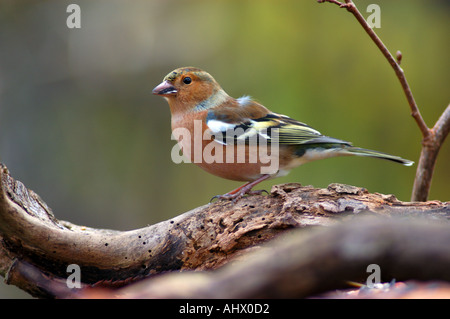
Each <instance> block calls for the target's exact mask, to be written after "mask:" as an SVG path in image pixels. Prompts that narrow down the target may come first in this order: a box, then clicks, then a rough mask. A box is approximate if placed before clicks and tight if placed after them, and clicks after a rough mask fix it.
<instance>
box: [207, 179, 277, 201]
mask: <svg viewBox="0 0 450 319" xmlns="http://www.w3.org/2000/svg"><path fill="white" fill-rule="evenodd" d="M269 177H270V175H269V174H264V175H261V176H260V177H259V178H258V179H256V180H254V181H253V182H248V183H246V184H244V185H242V186H241V187H238V188H236V189H234V190H232V191H231V192H229V193H226V194H223V195H216V196H214V197H213V198H212V199H211V201H212V200H214V199H216V198H217V199H219V200H220V199H228V200H233V201H237V200H238V199H240V198H241V197H243V196H244V195H246V194H249V195H260V194H261V193H262V192H266V193H267V191H265V190H258V191H252V188H253V187H255V185H257V184H259V183H261V182H262V181H264V180H266V179H268V178H269Z"/></svg>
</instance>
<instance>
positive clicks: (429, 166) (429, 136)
mask: <svg viewBox="0 0 450 319" xmlns="http://www.w3.org/2000/svg"><path fill="white" fill-rule="evenodd" d="M318 2H319V3H323V2H329V3H334V4H337V5H339V7H340V8H346V9H347V11H349V12H350V13H352V14H353V16H354V17H355V18H356V20H358V22H359V24H360V25H361V26H362V27H363V29H364V30H365V31H366V33H367V34H368V35H369V36H370V38H371V39H372V41H373V42H374V43H375V44H376V46H377V47H378V49H379V50H380V51H381V53H382V54H383V55H384V56H385V58H386V59H387V61H388V62H389V64H390V65H391V67H392V68H393V69H394V71H395V74H396V76H397V78H398V80H399V81H400V84H401V86H402V89H403V92H404V93H405V96H406V99H407V101H408V104H409V107H410V109H411V116H412V117H413V118H414V120H415V121H416V123H417V126H418V127H419V129H420V131H421V133H422V137H423V139H422V151H421V154H420V158H419V165H418V167H417V171H416V177H415V179H414V185H413V190H412V194H411V200H412V201H426V200H427V198H428V195H429V193H430V188H431V180H432V178H433V172H434V167H435V164H436V160H437V155H438V153H439V150H440V149H441V146H442V144H443V142H444V140H445V138H446V136H447V135H448V134H449V131H450V115H449V114H450V105H449V106H447V109H446V110H445V111H444V112H443V114H442V115H441V117H440V118H439V120H438V121H437V122H436V124H435V126H434V127H433V128H432V129H429V128H428V126H427V125H426V123H425V121H424V119H423V117H422V115H421V114H420V111H419V107H418V106H417V103H416V101H415V99H414V96H413V94H412V91H411V88H410V86H409V84H408V81H407V80H406V76H405V73H404V72H403V69H402V68H401V67H400V60H401V53H400V52H398V53H397V56H398V57H399V58H398V60H396V59H395V58H394V57H393V56H392V54H391V53H390V52H389V50H388V48H387V47H386V46H385V45H384V43H383V41H381V39H380V38H379V37H378V36H377V34H376V33H375V31H373V29H372V28H371V27H370V26H369V24H368V23H367V22H366V20H365V19H364V17H363V16H362V14H361V13H360V12H359V10H358V8H357V7H356V5H355V4H354V3H353V1H352V0H345V3H343V2H339V1H336V0H318Z"/></svg>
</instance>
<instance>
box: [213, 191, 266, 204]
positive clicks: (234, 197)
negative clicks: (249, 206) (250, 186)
mask: <svg viewBox="0 0 450 319" xmlns="http://www.w3.org/2000/svg"><path fill="white" fill-rule="evenodd" d="M262 193H266V194H267V195H269V192H268V191H266V190H265V189H262V190H257V191H254V190H245V189H241V190H239V191H238V192H235V193H233V192H230V193H226V194H223V195H216V196H213V198H211V200H210V201H209V202H210V203H212V202H213V201H214V200H215V199H217V200H222V199H224V200H231V201H232V202H233V203H236V202H237V201H238V200H239V199H241V198H242V197H244V196H245V195H249V196H251V195H261V194H262Z"/></svg>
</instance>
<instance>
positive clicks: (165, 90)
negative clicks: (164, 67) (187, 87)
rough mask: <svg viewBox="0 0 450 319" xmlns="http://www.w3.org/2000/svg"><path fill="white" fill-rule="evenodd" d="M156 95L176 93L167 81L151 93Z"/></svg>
mask: <svg viewBox="0 0 450 319" xmlns="http://www.w3.org/2000/svg"><path fill="white" fill-rule="evenodd" d="M152 93H153V94H156V95H163V96H164V95H175V94H177V93H178V91H177V89H176V88H175V87H174V86H173V85H172V83H170V82H169V81H164V82H162V83H161V84H159V85H158V86H157V87H155V88H154V89H153V91H152Z"/></svg>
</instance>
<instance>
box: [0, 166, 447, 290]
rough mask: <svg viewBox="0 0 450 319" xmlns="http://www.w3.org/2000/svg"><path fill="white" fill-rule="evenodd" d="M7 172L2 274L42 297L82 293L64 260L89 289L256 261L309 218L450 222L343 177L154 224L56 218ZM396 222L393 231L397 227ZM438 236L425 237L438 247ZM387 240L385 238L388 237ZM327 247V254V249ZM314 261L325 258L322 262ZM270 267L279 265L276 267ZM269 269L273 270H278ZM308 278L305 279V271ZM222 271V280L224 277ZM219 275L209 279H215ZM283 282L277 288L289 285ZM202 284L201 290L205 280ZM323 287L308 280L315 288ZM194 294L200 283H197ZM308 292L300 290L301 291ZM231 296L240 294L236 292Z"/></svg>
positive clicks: (436, 209)
mask: <svg viewBox="0 0 450 319" xmlns="http://www.w3.org/2000/svg"><path fill="white" fill-rule="evenodd" d="M0 180H1V187H0V238H1V241H0V275H2V276H4V277H6V282H7V283H9V284H13V285H16V286H18V287H20V288H22V289H24V290H25V291H27V292H29V293H30V294H32V295H34V296H38V297H67V296H69V297H72V296H79V295H80V292H79V291H76V292H73V291H72V290H70V289H68V288H67V286H66V280H65V279H66V278H67V276H68V275H69V274H68V273H67V266H68V265H70V264H77V265H78V266H79V267H80V268H81V274H82V277H81V279H82V281H83V287H85V288H86V289H87V288H88V287H110V288H111V287H120V286H125V285H128V284H130V283H131V282H134V281H138V280H142V279H144V278H148V280H153V279H156V278H155V275H160V274H163V273H167V272H174V271H175V272H179V271H186V270H197V271H198V270H215V269H218V268H221V267H222V266H224V265H226V264H230V262H232V261H236V260H240V259H249V258H250V257H247V256H251V255H250V254H248V253H249V252H250V251H253V250H257V249H258V248H260V247H261V246H262V245H263V244H264V243H265V242H268V241H269V240H271V239H273V238H275V237H277V236H278V235H280V234H282V233H285V232H286V231H288V230H290V229H295V228H298V229H301V230H302V231H305V230H308V229H309V228H315V227H311V226H318V225H321V226H333V225H336V224H339V223H340V222H341V221H342V220H346V221H347V220H351V219H353V218H355V217H356V216H365V215H376V216H387V217H392V216H408V217H414V216H427V217H429V218H430V219H437V220H440V221H445V222H447V221H448V220H449V217H450V208H449V205H448V203H442V202H437V201H433V202H427V203H408V202H401V201H399V200H397V199H396V198H395V196H393V195H383V194H377V193H375V194H371V193H368V192H367V190H365V189H363V188H359V187H354V186H348V185H341V184H331V185H330V186H329V187H328V188H326V189H316V188H313V187H311V186H306V187H302V186H301V185H300V184H285V185H277V186H274V187H273V188H272V191H271V195H270V196H250V197H246V198H242V199H241V200H239V201H238V202H237V203H232V202H228V201H225V202H224V201H220V202H217V203H213V204H208V205H205V206H202V207H199V208H196V209H194V210H192V211H189V212H187V213H184V214H182V215H180V216H177V217H175V218H173V219H170V220H167V221H164V222H161V223H158V224H155V225H152V226H148V227H144V228H141V229H137V230H132V231H123V232H122V231H114V230H105V229H93V228H89V227H83V226H77V225H74V224H72V223H70V222H66V221H60V220H58V219H57V218H55V216H54V215H53V213H52V211H51V209H50V208H49V207H48V206H47V205H46V204H45V202H44V201H43V200H42V199H41V198H40V197H39V196H38V195H37V194H36V193H34V192H33V191H31V190H28V189H27V188H26V187H25V186H24V185H23V184H22V183H21V182H19V181H16V180H14V179H13V178H12V177H11V175H10V174H9V172H8V170H7V169H6V167H5V166H1V169H0ZM354 227H355V226H354ZM355 228H357V229H358V227H355ZM390 229H391V230H393V231H394V233H395V231H396V230H395V228H392V227H391V228H390ZM447 230H448V228H447ZM405 232H406V230H405ZM447 233H448V231H447ZM317 236H319V235H317ZM349 236H351V234H349ZM386 236H387V235H386ZM425 237H426V236H425ZM318 238H319V237H317V238H316V239H311V240H313V242H315V244H314V245H312V246H311V247H317V245H319V244H320V245H328V244H332V242H335V240H334V239H327V238H326V237H325V239H324V240H323V241H319V240H318ZM382 238H385V236H384V235H382ZM433 238H435V237H433ZM431 240H432V239H430V242H427V243H426V245H428V244H430V245H431V244H432V242H431ZM442 240H443V241H442V244H443V245H444V244H445V245H446V246H447V247H450V245H449V244H450V241H447V240H446V239H445V240H444V237H443V239H442ZM310 243H311V242H310ZM408 243H409V245H412V247H411V249H414V248H415V247H416V246H417V242H416V241H414V240H413V241H408ZM380 244H381V245H384V246H385V245H386V243H385V242H384V241H382V242H381V243H380ZM276 245H278V244H276ZM293 245H297V244H293ZM302 245H303V244H299V249H303V248H302V247H303V246H302ZM305 245H311V244H305ZM290 249H292V248H290ZM327 249H328V248H327ZM327 249H325V250H324V251H323V252H322V253H323V254H326V253H327ZM330 249H331V248H330ZM387 249H388V248H387ZM275 251H278V248H276V249H275ZM360 253H361V254H362V255H364V254H366V251H364V249H361V250H360ZM385 253H386V254H388V251H387V250H386V251H385ZM289 256H291V255H290V253H287V255H286V257H285V259H281V257H280V256H278V255H274V256H273V258H274V261H275V262H276V263H278V267H279V268H278V269H280V270H281V271H280V273H284V271H283V270H282V269H284V268H283V267H288V268H289V269H290V267H292V265H291V264H289V263H287V262H288V259H290V257H289ZM251 258H253V257H251ZM258 258H259V257H258ZM427 260H428V259H427ZM297 262H300V261H299V260H297ZM316 262H319V263H320V260H317V261H316ZM242 267H244V268H245V267H251V268H249V269H247V270H245V271H244V270H242V271H243V272H242V273H241V274H246V273H247V272H248V271H250V269H252V271H255V272H256V271H260V272H262V273H264V272H265V271H269V270H267V269H264V267H263V265H261V267H262V268H261V269H258V268H255V267H256V266H255V265H254V264H249V265H248V266H242ZM272 267H274V268H276V266H275V265H273V266H272ZM314 267H316V266H315V265H314ZM239 269H241V268H239ZM447 269H450V268H447ZM230 271H231V270H230ZM233 271H234V270H233ZM271 271H272V270H271ZM317 271H319V270H317ZM319 272H320V271H319ZM286 273H288V272H287V271H286ZM267 275H268V276H269V275H270V276H272V275H271V273H267ZM280 275H281V274H279V275H278V276H280ZM441 275H442V274H441ZM211 276H213V275H211ZM227 276H231V274H229V275H227ZM233 276H234V275H233ZM236 276H238V275H236ZM304 276H305V277H304V278H303V279H302V280H306V279H305V278H308V276H307V275H304ZM163 277H164V276H162V277H161V278H163ZM158 278H159V276H158ZM195 278H197V277H195ZM211 278H212V277H211ZM218 278H219V279H217V280H223V278H222V277H220V276H219V277H218ZM221 278H222V279H221ZM226 278H228V277H226ZM233 278H235V279H234V281H230V282H234V283H236V284H237V285H238V281H236V280H237V278H238V277H233ZM273 278H275V277H273ZM273 278H272V279H273ZM276 278H278V277H276ZM298 279H299V278H298ZM161 280H162V279H161ZM201 280H203V279H201ZM215 280H216V279H214V280H212V281H209V282H211V285H213V282H216V281H215ZM230 280H231V279H230ZM254 280H256V278H254ZM283 280H285V279H283ZM299 280H300V279H299ZM176 282H177V283H179V282H178V281H176ZM188 282H191V281H190V280H189V281H188ZM168 283H170V281H169V282H168ZM216 284H217V282H216V283H215V284H214V285H216ZM192 287H196V284H193V286H192ZM283 287H284V286H283ZM283 287H280V289H282V290H283V289H285V288H283ZM199 289H200V288H199ZM201 289H202V291H204V290H205V289H206V288H205V287H203V288H201ZM236 289H238V288H237V287H235V290H234V291H236ZM286 289H287V288H286ZM321 289H323V288H321ZM238 290H239V289H238ZM316 290H317V288H314V289H312V288H311V289H310V290H308V291H316ZM319 290H320V289H319ZM319 290H317V291H319ZM82 291H83V292H84V291H85V290H82ZM180 291H181V290H180ZM230 291H231V290H230ZM165 293H166V295H167V296H176V293H175V292H173V291H172V292H170V291H168V290H166V292H165ZM192 293H199V291H197V290H193V292H192ZM224 293H225V292H224ZM251 293H253V292H251V291H249V292H248V294H251ZM303 293H306V292H303ZM303 293H301V294H303ZM259 294H262V292H259V293H258V294H256V293H255V296H260V295H259ZM284 294H289V292H288V290H287V291H285V292H283V293H281V292H280V296H283V295H284ZM301 294H300V293H299V292H296V293H295V295H296V296H297V295H301ZM147 296H149V297H155V296H156V295H153V294H150V295H147ZM190 296H192V297H193V295H190ZM198 296H201V294H200V293H199V295H198ZM211 296H212V295H211ZM229 297H238V295H233V294H230V295H229Z"/></svg>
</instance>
